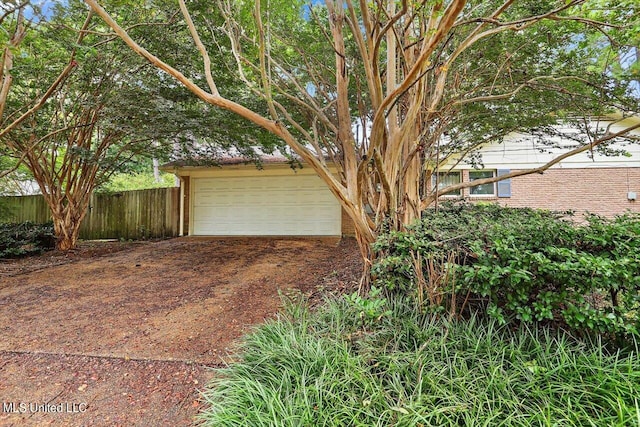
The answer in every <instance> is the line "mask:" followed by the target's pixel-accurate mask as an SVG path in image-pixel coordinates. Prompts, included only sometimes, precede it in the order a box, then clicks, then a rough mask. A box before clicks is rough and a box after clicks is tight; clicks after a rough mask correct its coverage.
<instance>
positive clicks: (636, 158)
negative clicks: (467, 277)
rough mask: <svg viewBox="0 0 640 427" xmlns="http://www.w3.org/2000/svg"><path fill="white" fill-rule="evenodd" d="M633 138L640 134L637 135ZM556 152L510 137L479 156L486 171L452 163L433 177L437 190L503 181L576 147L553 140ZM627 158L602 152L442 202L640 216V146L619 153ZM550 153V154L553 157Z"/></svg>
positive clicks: (620, 126) (618, 126)
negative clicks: (496, 178) (483, 180)
mask: <svg viewBox="0 0 640 427" xmlns="http://www.w3.org/2000/svg"><path fill="white" fill-rule="evenodd" d="M638 120H640V119H638V118H637V117H634V118H631V119H628V120H627V121H622V122H620V123H617V124H616V125H613V126H612V129H611V131H612V132H616V131H618V130H622V129H624V128H626V127H628V126H630V125H633V124H635V123H636V122H637V121H638ZM633 134H634V135H640V132H638V131H634V132H633ZM554 139H555V141H554V142H556V143H557V145H558V146H557V147H556V148H553V149H550V150H549V149H548V148H547V147H546V146H543V145H541V143H540V138H539V137H534V136H530V135H524V134H515V133H514V134H511V135H509V136H508V137H507V138H505V140H504V141H503V143H501V144H496V145H489V146H485V147H483V148H482V149H481V150H480V153H481V158H482V166H481V167H480V168H477V167H474V166H472V165H471V164H469V163H466V162H464V161H462V162H458V159H451V160H450V161H449V162H448V163H447V164H446V165H445V166H444V167H443V168H441V169H440V171H439V172H436V173H434V175H433V180H432V186H433V187H436V186H438V187H440V188H443V187H445V186H446V185H450V184H453V183H458V182H467V181H473V180H474V179H480V178H487V177H492V176H496V175H504V174H507V173H510V172H515V171H520V170H526V169H532V168H537V167H540V166H543V165H544V164H546V163H547V162H549V161H550V160H552V159H553V158H555V157H557V156H558V155H559V154H561V153H563V152H565V151H566V148H565V149H563V148H562V146H570V145H571V143H572V141H570V140H564V141H563V140H562V138H560V137H556V138H554ZM619 148H622V149H624V150H625V151H626V155H617V156H605V155H602V154H599V153H598V152H593V153H591V152H583V153H581V154H577V155H575V156H572V157H569V158H567V159H565V160H563V161H561V162H560V163H558V164H556V165H554V166H552V167H551V168H550V169H548V170H546V171H545V172H544V173H542V174H538V173H534V174H531V175H524V176H519V177H517V178H513V179H509V180H505V181H501V182H498V183H496V184H487V185H482V186H478V187H471V188H466V189H464V190H462V191H459V192H457V193H455V194H448V195H446V196H443V197H442V198H441V200H442V199H464V200H468V201H471V202H475V201H485V202H495V203H499V204H500V205H503V206H511V207H532V208H540V209H549V210H557V211H567V210H572V211H575V212H576V214H578V215H580V214H583V213H585V212H591V213H595V214H600V215H604V216H614V215H618V214H622V213H624V212H627V211H631V212H640V201H639V200H637V199H638V197H640V144H639V143H633V144H629V145H626V146H624V147H619ZM549 151H550V152H549Z"/></svg>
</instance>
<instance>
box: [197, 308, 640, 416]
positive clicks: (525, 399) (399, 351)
mask: <svg viewBox="0 0 640 427" xmlns="http://www.w3.org/2000/svg"><path fill="white" fill-rule="evenodd" d="M381 300H382V299H381V298H380V297H379V296H378V297H376V298H374V299H373V300H372V301H371V304H372V305H376V306H377V305H378V304H379V303H378V302H377V301H381ZM362 304H364V302H363V301H360V303H359V304H354V303H353V301H350V300H347V299H343V300H341V301H334V302H330V303H329V304H327V305H325V306H323V307H320V308H319V309H318V311H317V312H315V313H309V312H308V311H306V310H304V309H302V308H300V307H299V306H298V307H296V308H295V309H294V310H290V311H289V313H292V312H293V314H288V313H285V314H284V316H283V317H281V318H280V319H278V320H274V321H269V322H267V323H266V324H264V325H262V326H260V327H259V328H258V329H257V330H255V332H253V333H251V334H250V335H248V336H247V337H246V338H245V341H244V344H243V346H242V349H241V353H240V354H239V355H238V356H237V357H234V360H235V362H234V363H232V364H231V365H230V366H228V367H226V368H223V369H219V370H217V372H216V374H215V377H214V380H213V381H212V382H211V383H210V384H208V386H207V390H206V391H205V392H204V397H205V399H206V400H207V402H208V403H209V405H210V407H209V408H208V410H206V411H205V412H204V413H203V414H202V415H201V420H202V423H203V424H204V425H207V426H216V427H218V426H238V425H250V426H338V425H344V426H420V425H423V426H462V425H467V426H472V425H473V426H475V425H478V426H480V425H485V426H487V425H501V426H507V427H508V426H532V425H538V426H543V425H544V426H547V425H548V426H551V425H576V426H577V425H580V426H582V425H607V426H631V425H638V424H639V423H640V399H639V398H638V384H640V358H639V357H638V348H637V346H635V347H631V348H629V349H628V350H627V351H626V352H624V353H623V352H617V353H613V354H609V353H607V352H606V351H605V350H603V349H602V347H601V346H600V345H599V343H598V342H590V341H577V340H573V339H571V338H568V337H567V336H566V335H561V334H555V333H553V332H550V330H549V329H545V330H538V329H528V328H524V327H521V328H519V329H515V330H512V329H511V328H506V327H501V326H499V325H498V324H497V322H496V321H495V320H490V321H481V320H479V319H478V318H476V317H472V318H471V319H470V320H468V321H455V322H449V321H446V320H438V318H436V317H434V316H432V315H429V314H425V313H421V312H419V311H417V310H415V309H414V307H413V305H412V304H411V303H407V302H406V301H405V300H403V299H402V298H398V297H396V298H393V299H392V300H387V301H385V302H384V306H383V307H379V308H380V309H381V310H382V311H383V312H388V315H385V316H381V317H378V318H377V321H376V322H370V323H368V324H367V325H363V324H362V322H361V318H360V312H361V305H362ZM365 305H367V304H365Z"/></svg>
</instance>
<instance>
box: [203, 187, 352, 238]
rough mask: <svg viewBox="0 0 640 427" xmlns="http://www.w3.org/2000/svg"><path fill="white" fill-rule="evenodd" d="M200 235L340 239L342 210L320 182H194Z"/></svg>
mask: <svg viewBox="0 0 640 427" xmlns="http://www.w3.org/2000/svg"><path fill="white" fill-rule="evenodd" d="M193 188H194V195H193V196H194V197H193V232H194V234H196V235H339V234H340V221H341V212H340V206H339V204H338V202H337V200H336V199H335V197H334V196H333V194H331V192H330V191H329V190H328V189H327V188H326V186H325V185H324V183H323V182H322V181H321V180H320V178H318V177H317V176H313V175H297V176H293V177H292V176H267V177H230V178H229V177H225V178H194V183H193Z"/></svg>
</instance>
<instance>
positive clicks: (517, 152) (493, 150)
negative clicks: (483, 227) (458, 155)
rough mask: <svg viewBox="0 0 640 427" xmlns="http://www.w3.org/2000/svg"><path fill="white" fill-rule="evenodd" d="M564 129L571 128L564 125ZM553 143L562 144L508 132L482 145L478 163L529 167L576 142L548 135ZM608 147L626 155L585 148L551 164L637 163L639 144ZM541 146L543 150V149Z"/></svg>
mask: <svg viewBox="0 0 640 427" xmlns="http://www.w3.org/2000/svg"><path fill="white" fill-rule="evenodd" d="M604 126H606V123H601V124H600V127H604ZM623 128H624V126H622V125H614V126H613V127H612V132H616V131H619V130H622V129H623ZM567 131H568V132H570V131H571V130H569V129H567ZM633 133H634V134H635V135H639V134H640V132H638V131H637V130H636V131H634V132H633ZM549 140H552V141H553V142H554V143H558V144H559V145H560V146H563V147H566V148H564V149H562V148H553V149H550V148H548V147H547V146H545V145H544V144H543V143H542V142H541V141H540V138H539V137H534V136H531V135H525V134H517V133H512V134H510V135H508V136H507V137H506V138H505V140H504V142H503V143H502V144H493V145H488V146H485V147H483V148H482V149H481V150H480V152H481V153H482V163H483V165H484V168H486V169H504V168H508V169H529V168H535V167H539V166H542V165H544V164H546V163H548V162H549V161H551V160H553V159H554V158H556V157H557V156H559V155H560V154H563V153H565V152H566V151H569V150H570V149H571V147H575V146H576V142H575V141H572V140H570V139H568V138H561V137H553V138H549ZM612 148H622V149H624V150H625V151H627V152H628V154H629V155H630V156H628V157H627V156H605V155H602V154H599V153H597V152H594V153H593V158H591V157H590V156H591V153H590V152H589V151H586V152H583V153H580V154H577V155H575V156H571V157H569V158H567V159H566V160H563V161H562V162H560V163H558V164H557V165H554V166H553V168H556V169H561V168H573V169H577V168H597V167H601V168H625V167H640V144H638V143H637V142H636V143H632V144H627V145H624V146H612ZM543 150H544V151H543ZM454 162H455V160H452V161H451V162H450V164H453V163H454ZM469 168H471V165H470V164H468V163H466V162H461V163H460V165H459V166H458V167H457V168H456V169H469Z"/></svg>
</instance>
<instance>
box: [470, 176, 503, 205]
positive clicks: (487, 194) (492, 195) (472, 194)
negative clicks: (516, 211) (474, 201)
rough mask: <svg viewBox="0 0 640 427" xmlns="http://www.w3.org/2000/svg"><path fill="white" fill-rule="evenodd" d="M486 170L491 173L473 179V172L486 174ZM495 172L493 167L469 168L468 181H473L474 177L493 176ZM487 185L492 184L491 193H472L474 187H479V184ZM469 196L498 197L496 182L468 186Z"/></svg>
mask: <svg viewBox="0 0 640 427" xmlns="http://www.w3.org/2000/svg"><path fill="white" fill-rule="evenodd" d="M488 172H490V173H491V176H483V177H480V178H475V179H473V178H472V175H473V174H474V173H484V174H486V173H488ZM496 174H497V171H496V170H495V169H474V170H469V182H470V183H471V182H473V181H475V180H476V179H485V178H495V177H496V176H497V175H496ZM487 185H491V186H492V188H493V190H492V192H491V193H481V194H474V193H473V189H474V188H477V187H481V186H482V187H483V186H487ZM469 197H474V198H483V197H485V198H494V197H498V189H497V186H496V183H495V182H493V183H491V184H482V185H475V186H470V187H469Z"/></svg>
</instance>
